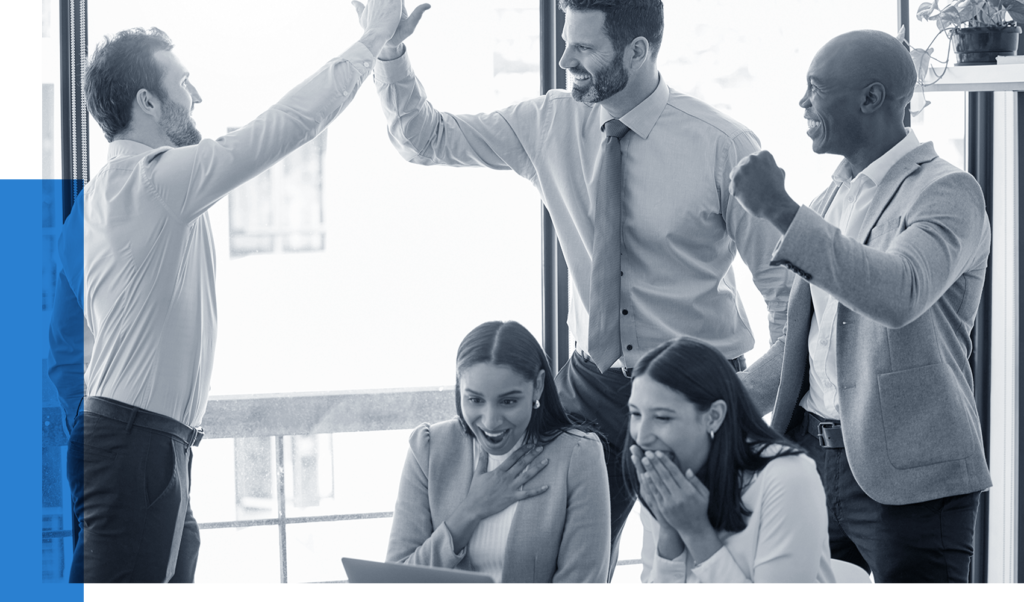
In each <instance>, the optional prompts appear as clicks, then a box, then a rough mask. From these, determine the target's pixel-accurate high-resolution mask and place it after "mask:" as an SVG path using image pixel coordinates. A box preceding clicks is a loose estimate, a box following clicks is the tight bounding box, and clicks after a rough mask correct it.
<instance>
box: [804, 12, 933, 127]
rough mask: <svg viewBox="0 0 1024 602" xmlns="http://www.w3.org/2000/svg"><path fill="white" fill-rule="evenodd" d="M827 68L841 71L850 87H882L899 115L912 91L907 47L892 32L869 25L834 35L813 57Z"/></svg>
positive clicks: (912, 70)
mask: <svg viewBox="0 0 1024 602" xmlns="http://www.w3.org/2000/svg"><path fill="white" fill-rule="evenodd" d="M814 60H815V61H819V60H820V61H822V63H823V66H825V67H826V68H825V71H826V72H831V73H842V74H843V79H845V80H846V82H847V83H848V84H849V85H850V86H853V87H857V88H863V87H865V86H869V85H871V84H873V83H878V84H881V85H882V87H884V88H885V96H886V98H885V100H886V104H890V103H891V105H892V108H893V109H894V110H896V111H898V113H899V114H900V115H902V113H903V109H904V108H905V107H906V106H907V104H908V103H909V102H910V97H911V96H913V94H914V84H915V83H916V82H917V70H916V69H915V68H914V61H913V59H911V58H910V51H909V50H907V49H906V48H904V47H903V44H902V43H900V41H899V40H897V39H896V38H894V37H892V36H891V35H889V34H887V33H884V32H881V31H874V30H870V29H865V30H861V31H851V32H849V33H844V34H842V35H840V36H837V37H835V38H833V39H832V40H831V41H829V42H828V43H827V44H825V45H824V46H822V48H821V50H819V51H818V54H817V55H816V56H815V57H814Z"/></svg>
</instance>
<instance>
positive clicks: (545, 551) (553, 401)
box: [387, 322, 611, 583]
mask: <svg viewBox="0 0 1024 602" xmlns="http://www.w3.org/2000/svg"><path fill="white" fill-rule="evenodd" d="M553 376H554V375H553V374H552V371H551V367H550V365H549V364H548V360H547V357H546V356H545V355H544V351H543V350H542V349H541V347H540V345H539V344H538V343H537V340H536V339H535V338H534V337H533V335H531V334H530V332H529V331H528V330H526V329H525V328H524V327H523V326H521V325H520V324H518V323H516V322H488V323H486V324H481V325H480V326H478V327H476V328H475V329H473V331H472V332H470V333H469V334H468V335H467V336H466V338H465V339H464V340H463V341H462V344H461V345H460V346H459V351H458V356H457V359H456V386H455V410H456V412H457V413H458V418H457V419H452V420H447V421H445V422H439V423H437V424H431V425H426V424H424V425H421V426H419V427H417V428H416V429H415V430H414V431H413V433H412V435H411V436H410V437H409V454H408V456H407V457H406V461H405V468H404V469H403V471H402V481H401V484H400V485H399V489H398V501H397V503H396V504H395V515H394V522H393V523H392V526H391V538H390V540H389V542H388V553H387V560H388V562H403V563H409V564H418V565H426V566H436V567H445V568H458V569H465V570H471V571H478V572H482V573H486V574H488V575H490V576H491V577H492V578H494V580H495V582H499V583H501V582H504V583H509V582H539V583H551V582H568V583H582V582H602V583H603V582H605V581H606V580H607V577H608V562H609V556H610V545H611V527H610V525H611V509H610V505H609V495H608V475H607V473H606V469H605V459H604V450H603V446H602V444H601V441H600V440H599V439H598V437H597V436H596V435H595V434H594V433H591V432H586V431H585V429H583V428H582V427H580V426H579V425H576V424H574V423H573V422H572V421H571V420H570V419H569V418H568V417H567V416H566V414H565V412H564V411H563V410H562V405H561V403H559V400H558V391H557V390H556V388H555V383H554V378H553Z"/></svg>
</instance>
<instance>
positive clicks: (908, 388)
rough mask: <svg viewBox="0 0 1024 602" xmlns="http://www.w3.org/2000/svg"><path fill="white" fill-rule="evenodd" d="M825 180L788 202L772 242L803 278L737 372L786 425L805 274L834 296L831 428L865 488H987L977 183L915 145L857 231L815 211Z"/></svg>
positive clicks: (907, 494)
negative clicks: (799, 201)
mask: <svg viewBox="0 0 1024 602" xmlns="http://www.w3.org/2000/svg"><path fill="white" fill-rule="evenodd" d="M837 192H838V185H837V184H835V183H833V185H832V186H830V187H829V188H828V190H826V191H825V192H824V193H823V194H822V195H821V196H819V197H818V198H817V199H815V201H814V202H813V203H812V204H811V206H810V208H807V207H801V208H800V210H799V212H798V213H797V216H796V218H795V219H794V220H793V223H792V224H791V225H790V227H789V230H788V231H787V232H786V235H785V236H784V237H783V238H782V240H781V241H780V242H779V246H778V247H777V248H776V250H775V255H774V258H773V262H772V263H773V264H781V265H785V266H787V267H789V268H790V269H792V270H793V271H794V272H796V273H797V275H799V276H801V278H802V279H797V280H796V282H795V283H794V285H793V290H792V293H791V294H790V299H789V311H788V316H787V326H786V333H785V335H784V336H783V337H782V338H781V339H779V340H778V341H776V343H775V344H774V345H773V346H772V348H771V349H769V351H768V353H766V354H765V356H764V357H762V358H761V359H760V360H758V361H757V362H756V363H755V364H754V365H753V366H751V367H750V369H749V370H748V371H747V373H745V374H743V375H742V376H741V378H742V379H743V381H744V384H745V385H746V386H747V388H748V389H749V390H750V392H751V394H752V396H753V398H754V401H755V404H756V405H757V406H758V407H759V409H761V410H762V411H764V412H767V411H768V410H773V412H774V414H773V417H772V426H773V427H775V428H776V429H777V430H779V431H781V432H785V431H786V429H787V427H788V426H789V423H790V419H791V418H792V416H793V410H794V408H795V407H796V405H797V404H798V403H799V401H800V399H801V398H802V397H803V395H804V393H805V392H806V391H807V389H808V386H809V385H808V382H809V381H808V371H809V363H808V353H807V335H808V331H809V329H810V320H811V313H812V312H813V305H812V303H811V289H810V285H809V284H808V283H809V282H813V283H814V284H815V285H817V286H819V287H821V288H822V289H824V290H826V291H828V292H829V293H830V294H831V295H833V296H834V297H835V298H836V299H837V300H838V301H839V310H838V314H837V324H838V325H837V331H838V332H837V335H836V336H837V341H836V348H837V364H838V377H839V382H838V383H837V384H838V386H839V405H840V414H841V421H842V426H843V439H844V442H845V445H846V452H847V457H848V458H849V461H850V469H851V470H852V472H853V475H854V477H855V478H856V479H857V483H858V484H859V485H860V486H861V488H862V489H863V490H864V492H865V493H867V494H868V495H869V496H870V497H871V498H872V499H874V500H875V501H877V502H880V503H883V504H890V505H901V504H911V503H916V502H923V501H927V500H933V499H938V498H942V497H947V496H951V495H960V494H965V493H972V492H975V491H980V490H983V489H986V488H988V487H991V485H992V479H991V477H990V475H989V470H988V465H987V464H986V462H985V453H984V450H983V448H982V440H981V426H980V423H979V420H978V414H977V410H976V409H975V401H974V384H973V383H974V380H973V376H972V373H971V368H970V365H969V364H968V362H967V360H968V357H969V356H970V353H971V338H970V333H971V328H972V326H973V324H974V318H975V316H976V314H977V311H978V304H979V302H980V300H981V292H982V286H983V283H984V280H985V270H986V264H987V259H988V255H989V246H990V242H991V234H990V228H989V223H988V218H987V215H986V213H985V203H984V199H983V197H982V192H981V188H980V187H979V186H978V183H977V182H976V181H975V180H974V178H973V177H971V176H970V175H969V174H967V173H965V172H963V171H962V170H960V169H957V168H955V167H953V166H952V165H950V164H949V163H947V162H946V161H943V160H942V159H940V158H938V156H937V155H936V154H935V151H934V149H933V148H932V145H931V143H927V144H922V145H920V146H918V147H917V148H916V149H914V150H912V151H911V152H910V153H909V154H908V155H907V156H905V157H904V158H903V159H901V160H900V161H899V162H897V163H896V165H894V166H893V168H892V169H891V170H890V171H889V173H888V174H887V175H886V177H885V178H884V179H883V180H882V182H881V183H880V184H879V186H878V189H877V193H876V197H875V199H874V201H873V204H872V206H871V209H870V211H869V215H868V216H867V219H866V220H865V224H864V227H863V228H862V230H861V232H860V233H859V234H858V235H857V236H850V237H848V236H843V235H842V234H840V232H839V230H838V229H837V228H835V227H833V226H832V225H830V224H829V223H828V222H826V221H825V220H824V218H822V216H823V215H824V214H825V212H826V211H827V210H828V207H829V205H830V204H831V202H832V199H833V198H834V197H835V195H836V193H837Z"/></svg>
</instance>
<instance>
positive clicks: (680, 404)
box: [629, 375, 718, 472]
mask: <svg viewBox="0 0 1024 602" xmlns="http://www.w3.org/2000/svg"><path fill="white" fill-rule="evenodd" d="M716 403H718V402H716ZM713 411H714V410H713V409H708V411H706V412H702V411H701V410H700V408H699V407H698V406H697V405H696V404H694V403H692V402H691V401H690V400H689V399H688V398H687V397H686V395H683V394H682V393H680V392H679V391H676V390H675V389H673V388H671V387H667V386H665V385H663V384H661V383H659V382H658V381H656V380H654V379H653V378H651V377H650V376H647V375H643V376H638V377H636V378H635V379H633V391H632V393H631V394H630V396H629V434H630V436H632V437H633V441H635V442H636V444H637V445H639V446H640V448H641V449H642V450H644V451H661V452H663V453H666V454H668V455H669V457H670V458H672V460H673V461H674V462H675V463H676V466H678V467H679V469H680V470H681V471H683V472H686V469H687V468H689V469H691V470H693V472H697V471H698V470H700V469H701V468H702V467H703V466H704V463H705V462H707V459H708V452H709V451H710V450H711V438H710V437H709V436H708V430H709V428H710V427H712V426H714V423H715V417H714V416H713V415H712V413H713Z"/></svg>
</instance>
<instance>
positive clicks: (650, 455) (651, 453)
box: [644, 451, 654, 458]
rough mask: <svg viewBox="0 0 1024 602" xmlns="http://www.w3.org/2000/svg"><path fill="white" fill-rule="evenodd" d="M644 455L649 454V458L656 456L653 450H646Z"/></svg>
mask: <svg viewBox="0 0 1024 602" xmlns="http://www.w3.org/2000/svg"><path fill="white" fill-rule="evenodd" d="M644 455H645V456H647V457H648V458H653V457H654V453H653V452H649V451H648V452H644Z"/></svg>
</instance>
